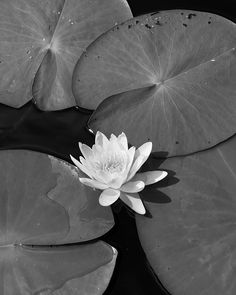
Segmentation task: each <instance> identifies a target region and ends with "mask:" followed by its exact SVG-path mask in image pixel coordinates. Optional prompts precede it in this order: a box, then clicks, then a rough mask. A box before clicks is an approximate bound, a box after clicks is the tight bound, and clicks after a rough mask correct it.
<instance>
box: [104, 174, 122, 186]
mask: <svg viewBox="0 0 236 295" xmlns="http://www.w3.org/2000/svg"><path fill="white" fill-rule="evenodd" d="M124 181H125V179H124V177H123V175H120V176H117V177H115V178H113V179H111V180H110V181H109V182H106V183H107V184H108V186H109V187H111V188H114V189H120V187H121V186H122V184H123V183H124Z"/></svg>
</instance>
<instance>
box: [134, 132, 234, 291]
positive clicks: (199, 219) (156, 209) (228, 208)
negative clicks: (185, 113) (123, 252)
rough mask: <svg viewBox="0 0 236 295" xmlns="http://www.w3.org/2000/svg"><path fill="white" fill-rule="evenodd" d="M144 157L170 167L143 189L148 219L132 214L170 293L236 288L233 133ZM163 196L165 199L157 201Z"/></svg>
mask: <svg viewBox="0 0 236 295" xmlns="http://www.w3.org/2000/svg"><path fill="white" fill-rule="evenodd" d="M159 163H160V161H159V160H158V159H156V160H153V159H152V161H151V162H149V168H150V169H156V168H157V167H158V168H160V169H167V170H170V171H173V172H175V178H177V179H178V181H177V182H173V181H172V180H171V177H169V179H168V178H167V179H166V180H163V182H162V183H160V185H159V187H158V186H156V187H153V188H152V192H151V193H150V192H147V191H146V192H145V191H144V192H143V195H142V197H143V199H144V200H148V201H146V202H145V201H144V202H145V204H146V206H147V208H148V210H149V212H150V215H151V216H152V217H151V218H147V217H140V216H136V222H137V227H138V233H139V237H140V240H141V244H142V246H143V249H144V250H145V252H146V255H147V258H148V260H149V262H150V264H151V266H152V268H153V269H154V271H155V273H156V275H157V276H158V277H159V279H160V280H161V282H162V283H163V285H164V286H165V288H166V289H167V290H168V291H169V292H170V293H171V294H172V295H183V294H186V295H203V294H204V295H212V294H215V295H221V294H226V295H234V294H235V293H236V282H235V273H236V264H235V257H236V246H235V245H236V238H235V230H236V214H235V210H236V198H235V192H236V181H235V180H236V137H235V136H234V137H233V138H232V139H230V140H228V141H227V142H225V143H222V144H220V145H218V146H216V147H214V148H212V149H210V150H208V151H204V152H200V153H197V154H194V155H191V156H186V157H176V158H172V159H167V160H166V161H163V162H162V163H161V165H159ZM163 194H164V195H166V196H168V197H169V199H170V202H165V203H164V202H163V203H162V204H161V203H158V201H157V200H158V199H159V196H162V195H163Z"/></svg>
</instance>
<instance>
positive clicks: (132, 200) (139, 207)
mask: <svg viewBox="0 0 236 295" xmlns="http://www.w3.org/2000/svg"><path fill="white" fill-rule="evenodd" d="M120 199H121V200H122V201H123V202H124V203H125V204H126V205H128V206H129V207H130V208H131V209H133V210H134V211H135V212H137V213H139V214H145V213H146V210H145V208H144V206H143V202H142V200H141V199H140V197H139V194H137V193H136V194H132V195H127V194H125V193H121V195H120Z"/></svg>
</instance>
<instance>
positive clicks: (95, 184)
mask: <svg viewBox="0 0 236 295" xmlns="http://www.w3.org/2000/svg"><path fill="white" fill-rule="evenodd" d="M79 180H80V182H81V183H83V184H85V185H87V186H90V187H93V188H97V189H101V190H104V189H106V188H108V186H107V185H106V184H104V183H101V182H99V181H97V180H94V179H90V178H79Z"/></svg>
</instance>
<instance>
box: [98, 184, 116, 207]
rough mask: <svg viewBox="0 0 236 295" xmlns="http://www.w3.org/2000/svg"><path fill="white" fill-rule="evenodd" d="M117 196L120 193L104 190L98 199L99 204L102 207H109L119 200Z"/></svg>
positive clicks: (109, 189)
mask: <svg viewBox="0 0 236 295" xmlns="http://www.w3.org/2000/svg"><path fill="white" fill-rule="evenodd" d="M119 196H120V191H118V190H114V189H111V188H108V189H105V190H104V191H103V192H102V193H101V195H100V197H99V204H100V205H102V206H110V205H111V204H113V203H114V202H115V201H116V200H117V199H118V198H119Z"/></svg>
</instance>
